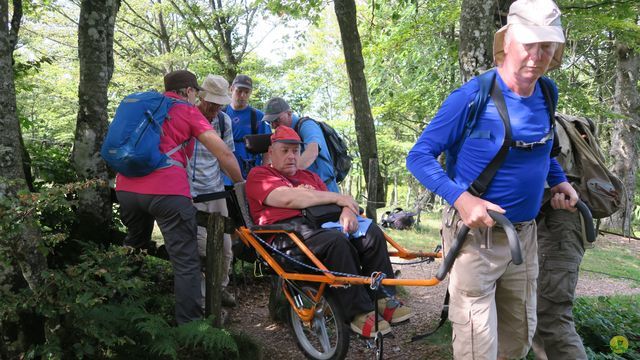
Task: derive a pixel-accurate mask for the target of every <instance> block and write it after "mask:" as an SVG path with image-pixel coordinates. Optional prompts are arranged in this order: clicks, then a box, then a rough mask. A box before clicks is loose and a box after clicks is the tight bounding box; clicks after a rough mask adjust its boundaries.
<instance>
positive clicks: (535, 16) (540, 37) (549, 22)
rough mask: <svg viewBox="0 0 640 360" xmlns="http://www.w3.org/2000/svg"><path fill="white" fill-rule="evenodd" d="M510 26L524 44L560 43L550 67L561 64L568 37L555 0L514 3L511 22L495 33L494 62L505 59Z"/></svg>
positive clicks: (526, 0) (531, 0) (514, 34)
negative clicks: (505, 46)
mask: <svg viewBox="0 0 640 360" xmlns="http://www.w3.org/2000/svg"><path fill="white" fill-rule="evenodd" d="M510 27H511V28H512V29H511V34H512V35H513V37H514V38H515V39H516V40H517V41H518V42H520V43H521V44H531V43H537V42H556V43H558V47H557V48H556V52H555V53H554V54H553V59H551V63H550V64H549V70H553V69H556V68H558V67H560V63H561V62H562V53H563V51H564V42H565V38H564V33H563V31H562V25H561V23H560V9H559V8H558V6H557V5H556V3H554V2H553V1H551V0H518V1H516V2H514V3H513V4H511V7H510V8H509V15H507V25H505V26H503V27H502V28H501V29H500V30H498V32H496V34H495V36H494V37H493V62H494V63H495V64H497V65H499V64H501V63H502V61H503V60H504V35H505V33H506V32H507V29H508V28H510Z"/></svg>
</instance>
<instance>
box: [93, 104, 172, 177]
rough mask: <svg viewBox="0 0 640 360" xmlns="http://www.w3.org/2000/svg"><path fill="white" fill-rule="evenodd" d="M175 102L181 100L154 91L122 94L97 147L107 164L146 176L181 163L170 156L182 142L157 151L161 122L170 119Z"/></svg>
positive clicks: (115, 168) (114, 168)
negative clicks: (124, 95)
mask: <svg viewBox="0 0 640 360" xmlns="http://www.w3.org/2000/svg"><path fill="white" fill-rule="evenodd" d="M176 102H182V101H180V100H175V99H172V98H169V97H166V96H164V95H163V94H160V93H158V92H155V91H148V92H137V93H134V94H131V95H129V96H127V97H125V98H124V99H123V100H122V101H121V102H120V105H118V109H117V110H116V115H115V116H114V118H113V121H112V122H111V125H110V126H109V131H108V132H107V136H106V137H105V139H104V143H103V144H102V149H101V150H100V156H102V158H103V159H104V161H106V163H107V164H108V165H109V167H111V168H112V169H113V170H115V171H117V172H119V173H120V174H122V175H124V176H128V177H136V176H145V175H148V174H150V173H151V172H153V171H154V170H156V169H161V168H166V167H169V166H172V165H176V166H180V167H184V166H183V165H182V164H181V163H180V162H178V161H176V160H173V159H171V157H170V155H171V154H173V153H175V152H176V151H178V150H180V149H181V148H182V147H183V145H182V144H181V145H178V146H176V147H175V148H173V149H171V150H170V151H169V152H167V153H162V152H161V151H160V138H161V137H162V135H163V134H162V124H163V123H164V121H165V120H168V119H169V117H168V113H169V109H171V107H172V106H173V105H174V104H175V103H176Z"/></svg>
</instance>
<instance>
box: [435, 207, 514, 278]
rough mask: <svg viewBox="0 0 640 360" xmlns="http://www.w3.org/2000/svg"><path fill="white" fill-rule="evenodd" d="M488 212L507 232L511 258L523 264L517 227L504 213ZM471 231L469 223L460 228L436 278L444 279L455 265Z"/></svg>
mask: <svg viewBox="0 0 640 360" xmlns="http://www.w3.org/2000/svg"><path fill="white" fill-rule="evenodd" d="M487 213H488V214H489V216H491V218H492V219H493V220H495V221H496V222H497V223H498V224H500V225H502V228H503V229H504V232H505V233H506V234H507V239H508V241H509V248H510V250H511V259H512V261H513V263H514V264H516V265H520V264H522V251H521V250H520V239H519V237H518V232H517V231H516V229H515V227H514V226H513V224H512V223H511V221H509V219H507V218H506V217H505V216H504V215H502V214H500V213H498V212H495V211H493V210H488V211H487ZM468 232H469V227H468V226H467V225H462V226H461V227H460V230H459V231H458V235H457V236H456V239H455V240H454V241H453V244H452V245H451V248H450V249H449V252H448V253H447V256H446V257H445V258H444V261H443V262H442V265H440V268H439V269H438V272H437V273H436V279H438V280H440V281H442V280H444V278H445V277H446V276H447V273H448V272H449V270H451V266H453V261H454V260H455V258H456V256H458V252H459V251H460V249H461V248H462V245H463V244H464V241H465V239H466V237H467V233H468Z"/></svg>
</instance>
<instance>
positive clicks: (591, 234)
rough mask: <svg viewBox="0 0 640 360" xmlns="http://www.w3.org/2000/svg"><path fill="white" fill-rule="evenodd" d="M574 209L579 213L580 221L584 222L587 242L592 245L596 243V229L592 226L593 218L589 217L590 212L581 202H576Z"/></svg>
mask: <svg viewBox="0 0 640 360" xmlns="http://www.w3.org/2000/svg"><path fill="white" fill-rule="evenodd" d="M576 208H577V209H578V211H580V215H582V219H583V220H584V230H585V232H586V233H587V241H588V242H590V243H592V242H594V241H596V229H595V227H594V226H593V216H591V210H589V207H588V206H587V204H585V203H584V201H582V200H578V202H577V203H576Z"/></svg>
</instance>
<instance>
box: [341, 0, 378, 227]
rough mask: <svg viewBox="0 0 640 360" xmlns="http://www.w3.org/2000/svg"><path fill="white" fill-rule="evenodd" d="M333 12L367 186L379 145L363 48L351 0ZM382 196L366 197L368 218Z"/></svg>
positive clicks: (347, 0)
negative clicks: (368, 88)
mask: <svg viewBox="0 0 640 360" xmlns="http://www.w3.org/2000/svg"><path fill="white" fill-rule="evenodd" d="M334 9H335V13H336V17H337V18H338V25H339V26H340V36H341V38H342V49H343V51H344V58H345V63H346V65H347V73H348V75H349V92H350V93H351V102H352V104H353V110H354V115H355V125H356V135H357V140H358V149H359V151H360V155H361V161H362V168H363V173H364V176H365V180H366V182H367V184H368V183H369V182H370V179H369V161H370V159H374V158H377V157H378V144H377V141H376V130H375V126H374V125H373V116H372V115H371V106H370V105H369V95H368V90H367V80H366V79H365V77H364V58H363V57H362V44H361V43H360V35H359V33H358V22H357V17H356V4H355V1H354V0H335V1H334ZM374 176H375V177H376V178H377V183H378V184H383V183H384V182H383V179H382V176H381V175H380V172H379V171H377V172H376V174H374ZM384 193H385V189H384V186H378V187H377V193H376V194H367V196H368V204H371V206H367V208H368V209H370V210H368V211H367V215H368V216H373V217H372V219H376V218H377V216H376V215H375V208H376V207H382V206H384V203H385V201H384V200H385V196H384ZM380 205H382V206H380ZM369 213H371V214H369Z"/></svg>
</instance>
